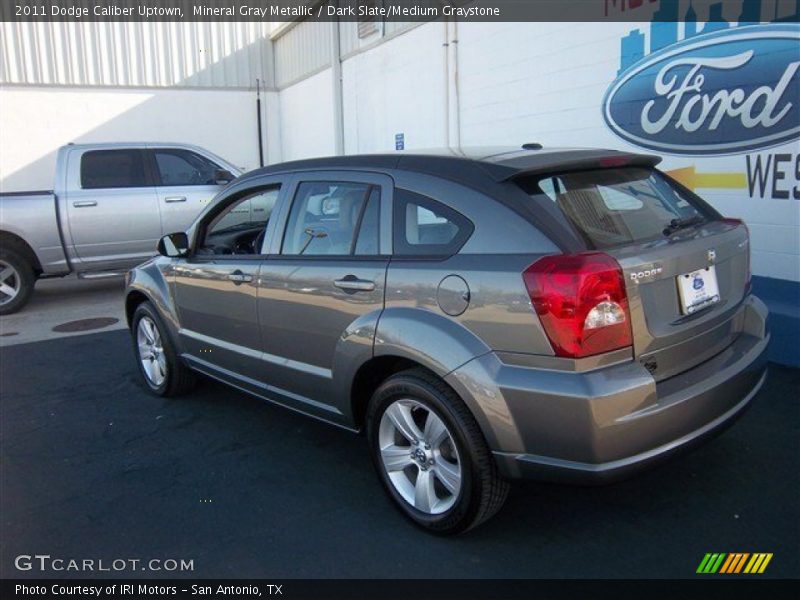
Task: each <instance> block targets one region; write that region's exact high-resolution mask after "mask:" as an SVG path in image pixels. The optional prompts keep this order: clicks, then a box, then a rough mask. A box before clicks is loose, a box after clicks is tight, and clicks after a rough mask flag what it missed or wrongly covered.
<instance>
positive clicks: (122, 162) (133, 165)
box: [81, 149, 147, 190]
mask: <svg viewBox="0 0 800 600" xmlns="http://www.w3.org/2000/svg"><path fill="white" fill-rule="evenodd" d="M146 185H147V178H146V176H145V172H144V159H143V157H142V151H141V150H135V149H131V150H91V151H89V152H84V153H83V156H82V157H81V187H82V188H83V189H85V190H92V189H101V188H129V187H144V186H146Z"/></svg>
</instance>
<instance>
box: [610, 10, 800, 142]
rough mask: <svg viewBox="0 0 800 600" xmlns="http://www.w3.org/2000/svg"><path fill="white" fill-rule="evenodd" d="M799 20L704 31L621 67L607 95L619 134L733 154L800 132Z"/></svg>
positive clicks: (630, 139)
mask: <svg viewBox="0 0 800 600" xmlns="http://www.w3.org/2000/svg"><path fill="white" fill-rule="evenodd" d="M799 49H800V26H797V25H753V26H745V27H738V28H736V29H731V30H728V31H722V32H716V33H710V34H707V35H700V36H697V37H694V38H689V39H686V40H684V41H682V42H679V43H677V44H674V45H672V46H669V47H667V48H664V49H662V50H660V51H658V52H655V53H653V54H651V55H649V56H647V57H646V58H644V59H642V60H641V61H639V62H638V63H636V64H634V65H633V66H631V67H630V68H629V69H628V70H627V71H625V72H623V73H622V74H621V75H620V77H619V78H618V79H617V80H616V81H614V83H613V84H612V85H611V87H610V88H609V90H608V91H607V92H606V96H605V98H604V101H603V116H604V118H605V121H606V123H607V124H608V126H609V127H610V128H611V129H612V130H613V131H614V133H616V134H617V135H618V136H620V137H621V138H623V139H625V140H627V141H628V142H630V143H632V144H635V145H637V146H642V147H644V148H650V149H652V150H657V151H660V152H665V153H671V154H731V153H738V152H744V151H748V150H755V149H757V148H765V147H768V146H776V145H778V144H782V143H785V142H788V141H790V140H792V139H794V138H796V137H799V136H800V76H799V75H798V67H800V50H799Z"/></svg>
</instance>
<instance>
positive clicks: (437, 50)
mask: <svg viewBox="0 0 800 600" xmlns="http://www.w3.org/2000/svg"><path fill="white" fill-rule="evenodd" d="M443 27H444V25H443V24H442V23H429V24H426V25H423V26H421V27H416V28H414V29H412V30H411V31H409V32H407V33H405V34H403V35H400V36H398V37H396V38H393V39H392V40H390V41H388V42H386V43H384V44H380V45H378V46H375V47H374V48H372V49H370V50H367V51H365V52H361V53H359V54H356V55H354V56H352V57H351V58H348V59H347V60H345V61H344V62H343V63H342V88H343V89H342V95H343V107H344V137H345V152H346V153H348V154H354V153H364V152H389V151H391V152H393V151H394V149H395V135H396V134H398V133H403V134H404V135H405V145H406V148H407V149H408V148H435V147H441V146H444V145H446V144H445V140H446V134H445V124H444V123H445V119H444V116H445V85H446V77H445V71H444V49H443V47H442V42H443V40H444V30H443Z"/></svg>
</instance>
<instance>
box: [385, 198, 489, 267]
mask: <svg viewBox="0 0 800 600" xmlns="http://www.w3.org/2000/svg"><path fill="white" fill-rule="evenodd" d="M473 229H474V226H473V225H472V222H471V221H470V220H469V219H467V218H466V217H465V216H464V215H462V214H460V213H458V212H456V211H454V210H453V209H451V208H449V207H447V206H445V205H444V204H441V203H440V202H437V201H436V200H433V199H431V198H428V197H427V196H422V195H420V194H416V193H414V192H410V191H408V190H403V189H400V188H398V189H396V190H395V194H394V253H395V254H396V255H400V256H450V255H452V254H455V253H456V252H458V251H459V249H460V248H461V246H463V245H464V242H466V241H467V239H468V238H469V236H470V235H472V231H473Z"/></svg>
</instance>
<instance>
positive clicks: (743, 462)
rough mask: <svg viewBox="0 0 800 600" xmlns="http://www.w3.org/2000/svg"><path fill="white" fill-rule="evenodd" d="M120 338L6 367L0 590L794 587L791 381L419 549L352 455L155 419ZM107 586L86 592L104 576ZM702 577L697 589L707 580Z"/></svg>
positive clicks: (269, 414)
mask: <svg viewBox="0 0 800 600" xmlns="http://www.w3.org/2000/svg"><path fill="white" fill-rule="evenodd" d="M137 377H138V376H137V372H136V368H135V365H134V362H133V355H132V349H131V345H130V341H129V337H128V334H127V332H126V331H102V332H100V333H94V334H90V335H80V336H76V337H64V338H57V339H48V340H46V341H41V342H35V343H25V344H16V345H13V346H6V347H4V348H2V349H0V466H1V467H2V469H1V471H0V514H1V517H0V576H1V577H3V578H6V577H42V576H51V577H80V576H82V577H86V576H91V575H93V573H91V572H83V573H81V572H77V573H76V572H67V571H59V572H54V571H49V572H45V573H41V572H38V571H37V570H36V569H32V570H30V571H19V570H17V569H16V568H15V566H14V562H15V558H16V557H18V556H20V555H33V554H46V555H50V556H51V557H52V558H64V559H71V558H74V559H78V560H83V559H94V560H98V559H102V560H103V561H106V562H105V564H106V565H108V564H110V562H111V561H112V560H115V559H125V560H129V559H140V560H143V561H147V560H149V559H162V560H163V559H176V560H181V559H183V560H191V561H193V563H192V564H193V571H190V572H184V573H176V572H170V573H165V572H152V571H149V572H143V573H138V572H136V571H123V572H120V573H118V574H119V575H122V576H143V577H158V576H162V575H169V576H176V575H184V576H190V577H267V578H305V577H347V578H373V577H385V578H466V577H479V578H528V577H535V578H540V577H547V578H572V577H589V578H606V577H648V578H649V577H659V578H660V577H667V578H672V577H681V578H682V577H693V576H695V570H696V569H697V566H698V564H699V563H700V561H701V559H702V558H703V556H704V554H705V553H707V552H771V553H773V554H774V557H773V559H772V561H771V563H770V564H769V567H768V569H767V571H766V573H765V574H764V575H761V576H757V577H768V576H769V577H798V575H800V553H798V550H800V541H798V540H800V504H799V503H798V499H800V493H799V492H800V469H798V458H799V457H800V403H799V401H800V393H798V390H800V371H798V370H790V369H785V368H781V367H772V369H771V373H770V375H769V377H768V380H767V383H766V384H765V387H764V388H763V390H762V392H761V393H760V394H759V395H758V397H757V398H756V400H755V402H754V404H753V406H752V408H751V409H750V410H749V411H748V412H747V413H746V414H745V415H744V416H743V417H742V418H741V419H740V420H739V421H738V422H737V423H736V424H735V425H734V426H733V427H732V428H731V429H730V430H728V431H727V432H725V433H724V434H722V435H721V436H720V437H718V438H716V439H714V440H712V441H710V442H709V443H707V444H705V445H704V446H702V447H700V448H698V449H697V450H694V451H693V452H691V453H688V454H684V455H681V456H678V457H676V458H675V459H673V460H672V461H670V462H668V463H666V464H664V465H663V466H660V467H658V468H656V469H654V470H652V471H650V472H648V473H646V474H643V475H640V476H638V477H636V478H634V479H631V480H628V481H625V482H622V483H618V484H615V485H611V486H606V487H590V488H585V487H573V486H562V485H552V484H537V483H525V484H519V485H516V486H515V487H514V489H513V491H512V494H511V496H510V497H509V500H508V502H507V504H506V506H505V507H504V509H503V510H502V511H501V512H500V513H499V514H498V515H497V516H496V517H495V518H493V519H492V520H490V521H489V522H487V523H486V524H484V525H482V526H481V527H480V528H478V529H476V530H474V531H472V532H469V533H467V534H465V535H462V536H458V537H455V538H437V537H433V536H431V535H428V534H426V533H423V532H422V531H420V530H418V529H416V528H415V527H414V526H413V525H411V524H410V523H409V522H407V521H406V520H405V519H404V518H403V517H402V516H401V515H400V513H399V512H398V511H397V510H395V509H394V508H393V507H392V505H391V504H390V502H389V501H388V499H387V498H386V497H385V496H384V493H383V491H382V489H381V488H380V485H379V483H378V480H377V478H376V476H375V474H374V472H373V470H372V465H371V463H370V461H369V457H368V455H367V451H366V444H365V441H364V439H363V438H362V437H359V436H356V435H353V434H351V433H348V432H346V431H343V430H339V429H336V428H334V427H331V426H328V425H325V424H322V423H319V422H316V421H314V420H311V419H308V418H306V417H303V416H301V415H297V414H294V413H292V412H290V411H287V410H285V409H282V408H280V407H277V406H273V405H271V404H268V403H265V402H263V401H261V400H258V399H256V398H253V397H250V396H248V395H245V394H243V393H239V392H237V391H234V390H231V389H229V388H226V387H224V386H222V385H220V384H216V383H213V382H210V381H203V382H202V383H201V384H200V386H199V387H198V388H197V389H196V390H195V392H193V393H192V394H190V395H188V396H185V397H181V398H178V399H171V400H164V399H160V398H156V397H153V396H151V395H149V394H148V393H147V392H146V391H145V390H144V389H143V387H142V385H141V384H140V383H139V381H138V379H137ZM110 574H113V573H94V575H105V576H107V575H110ZM705 577H709V576H705Z"/></svg>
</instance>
